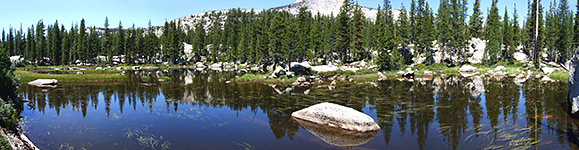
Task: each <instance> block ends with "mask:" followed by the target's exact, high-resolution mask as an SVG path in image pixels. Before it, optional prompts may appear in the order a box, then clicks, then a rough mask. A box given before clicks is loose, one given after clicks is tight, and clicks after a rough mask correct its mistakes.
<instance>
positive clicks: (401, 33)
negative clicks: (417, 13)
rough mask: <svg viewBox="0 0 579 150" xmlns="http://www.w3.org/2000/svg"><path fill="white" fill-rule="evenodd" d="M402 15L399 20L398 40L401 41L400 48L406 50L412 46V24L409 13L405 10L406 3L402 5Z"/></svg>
mask: <svg viewBox="0 0 579 150" xmlns="http://www.w3.org/2000/svg"><path fill="white" fill-rule="evenodd" d="M400 11H401V12H400V15H399V18H398V34H397V35H398V38H399V40H397V41H399V42H398V44H400V46H401V47H402V48H403V49H406V48H407V47H408V45H409V44H410V36H411V35H410V33H411V32H410V30H411V27H410V23H409V20H408V12H406V9H405V8H404V3H402V4H401V6H400Z"/></svg>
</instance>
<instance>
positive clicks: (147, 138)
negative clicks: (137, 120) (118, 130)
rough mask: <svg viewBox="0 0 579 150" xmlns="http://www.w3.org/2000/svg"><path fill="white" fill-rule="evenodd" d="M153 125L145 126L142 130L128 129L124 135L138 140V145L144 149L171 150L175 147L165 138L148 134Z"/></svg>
mask: <svg viewBox="0 0 579 150" xmlns="http://www.w3.org/2000/svg"><path fill="white" fill-rule="evenodd" d="M152 127H153V126H152V125H143V126H141V127H140V128H127V129H125V130H124V131H125V132H124V135H125V136H126V137H127V138H129V139H132V138H134V139H135V140H137V142H138V144H139V145H140V146H142V147H143V149H155V150H157V149H162V150H166V149H170V148H171V146H172V145H173V144H172V143H171V142H169V141H167V140H165V139H164V138H163V136H157V135H154V134H152V133H146V131H148V130H149V129H150V128H152Z"/></svg>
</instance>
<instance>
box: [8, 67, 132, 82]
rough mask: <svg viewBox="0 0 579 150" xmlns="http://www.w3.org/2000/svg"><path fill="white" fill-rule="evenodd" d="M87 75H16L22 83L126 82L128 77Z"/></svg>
mask: <svg viewBox="0 0 579 150" xmlns="http://www.w3.org/2000/svg"><path fill="white" fill-rule="evenodd" d="M85 73H86V74H40V73H34V72H31V71H23V70H16V71H14V74H15V75H17V76H19V77H20V82H30V81H34V80H36V79H56V80H58V81H59V82H99V81H118V80H125V79H126V78H127V76H125V75H121V74H119V73H116V72H114V73H111V72H107V71H85Z"/></svg>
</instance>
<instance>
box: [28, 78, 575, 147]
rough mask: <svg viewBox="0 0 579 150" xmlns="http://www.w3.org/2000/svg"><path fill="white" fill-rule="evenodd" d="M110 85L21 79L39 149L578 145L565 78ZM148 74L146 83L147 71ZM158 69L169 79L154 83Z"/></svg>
mask: <svg viewBox="0 0 579 150" xmlns="http://www.w3.org/2000/svg"><path fill="white" fill-rule="evenodd" d="M127 74H128V76H129V79H128V80H126V81H122V82H115V83H82V84H81V83H62V84H59V85H58V86H57V87H56V88H47V89H44V88H38V87H33V86H29V85H21V86H20V89H19V92H20V94H21V95H22V97H23V98H24V99H29V100H31V101H32V102H33V104H30V105H29V106H27V105H25V110H24V111H23V112H22V114H21V116H23V117H24V118H25V120H24V121H21V122H20V125H21V126H22V127H23V128H24V130H25V134H26V135H27V136H28V137H29V138H30V140H31V141H32V142H34V143H35V144H36V145H37V146H38V147H39V148H41V149H83V148H85V149H484V148H491V149H513V148H538V149H576V148H578V147H577V144H579V141H578V140H577V136H575V135H576V133H579V128H578V126H579V121H578V120H574V119H571V118H569V117H568V115H567V114H566V112H565V109H566V108H567V106H568V105H567V103H566V95H567V83H566V82H541V81H540V79H529V80H527V81H526V82H524V83H516V82H515V81H514V79H513V78H502V79H497V78H490V77H483V78H480V77H469V78H463V77H458V76H450V77H446V78H441V77H435V78H434V79H431V80H422V81H418V80H417V81H414V82H410V81H406V80H402V81H399V80H386V81H377V80H375V81H354V82H348V81H339V82H338V85H337V87H336V88H334V89H329V88H328V85H329V83H330V82H328V81H326V82H325V83H323V84H316V85H312V86H309V87H292V86H291V85H281V84H280V85H274V84H275V83H258V82H233V83H230V84H227V83H225V81H227V80H229V79H231V78H233V77H234V76H236V75H240V73H236V72H217V71H197V70H167V71H137V72H127ZM143 75H147V76H151V77H152V78H151V79H150V80H148V81H142V78H141V76H143ZM159 76H169V77H171V78H172V80H170V81H166V82H158V81H157V78H158V77H159ZM320 102H332V103H336V104H341V105H345V106H348V107H351V108H354V109H356V110H358V111H361V112H363V113H365V114H368V115H370V116H371V117H372V118H374V120H375V121H376V122H377V123H378V124H379V125H380V127H381V128H382V130H381V131H379V132H374V133H363V134H357V133H351V132H347V131H337V130H336V129H335V128H328V127H323V126H316V125H312V124H308V123H307V122H301V121H300V122H298V121H296V120H295V119H292V118H291V113H292V112H294V111H297V110H299V109H302V108H305V107H308V106H311V105H314V104H317V103H320Z"/></svg>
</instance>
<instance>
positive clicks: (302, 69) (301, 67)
mask: <svg viewBox="0 0 579 150" xmlns="http://www.w3.org/2000/svg"><path fill="white" fill-rule="evenodd" d="M290 66H291V67H290V71H292V72H295V73H296V74H297V75H309V74H310V70H311V66H310V63H308V62H303V63H298V62H292V63H290Z"/></svg>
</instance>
